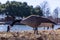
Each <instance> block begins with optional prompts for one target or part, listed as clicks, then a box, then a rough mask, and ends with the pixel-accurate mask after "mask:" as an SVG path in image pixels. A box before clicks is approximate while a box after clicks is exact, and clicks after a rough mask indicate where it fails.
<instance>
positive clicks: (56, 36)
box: [0, 29, 60, 40]
mask: <svg viewBox="0 0 60 40" xmlns="http://www.w3.org/2000/svg"><path fill="white" fill-rule="evenodd" d="M0 40H60V29H58V30H42V31H41V30H40V31H39V34H38V35H36V34H34V33H33V31H20V32H0Z"/></svg>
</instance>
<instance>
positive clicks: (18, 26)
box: [0, 25, 60, 31]
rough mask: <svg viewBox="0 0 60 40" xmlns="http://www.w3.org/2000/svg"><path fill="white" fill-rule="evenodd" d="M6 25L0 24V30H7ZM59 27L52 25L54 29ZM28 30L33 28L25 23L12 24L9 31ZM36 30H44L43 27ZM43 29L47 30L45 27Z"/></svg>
mask: <svg viewBox="0 0 60 40" xmlns="http://www.w3.org/2000/svg"><path fill="white" fill-rule="evenodd" d="M7 26H8V25H0V31H6V30H7ZM59 27H60V25H55V26H54V30H55V29H57V28H59ZM29 30H33V28H32V27H30V26H27V25H14V26H13V27H12V28H11V30H10V31H29ZM38 30H44V28H43V27H39V28H38ZM45 30H47V29H46V28H45ZM49 30H51V29H49Z"/></svg>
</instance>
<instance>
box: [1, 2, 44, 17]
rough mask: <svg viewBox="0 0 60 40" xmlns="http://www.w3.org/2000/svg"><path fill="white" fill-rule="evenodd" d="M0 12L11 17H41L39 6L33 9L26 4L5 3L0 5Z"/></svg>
mask: <svg viewBox="0 0 60 40" xmlns="http://www.w3.org/2000/svg"><path fill="white" fill-rule="evenodd" d="M0 12H1V13H2V14H4V13H5V14H8V15H12V16H21V17H27V16H29V15H33V14H34V15H40V16H42V15H43V14H42V10H41V8H40V6H38V7H35V8H33V6H29V5H28V4H27V3H26V2H23V3H22V2H16V1H11V2H9V1H7V2H6V3H5V4H0Z"/></svg>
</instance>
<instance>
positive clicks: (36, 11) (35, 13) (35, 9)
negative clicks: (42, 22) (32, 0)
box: [32, 6, 43, 16]
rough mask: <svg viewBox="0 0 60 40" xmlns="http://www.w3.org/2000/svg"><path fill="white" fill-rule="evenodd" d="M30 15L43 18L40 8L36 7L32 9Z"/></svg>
mask: <svg viewBox="0 0 60 40" xmlns="http://www.w3.org/2000/svg"><path fill="white" fill-rule="evenodd" d="M32 13H33V14H34V15H40V16H43V14H42V10H41V8H40V6H36V7H35V8H34V9H33V11H32Z"/></svg>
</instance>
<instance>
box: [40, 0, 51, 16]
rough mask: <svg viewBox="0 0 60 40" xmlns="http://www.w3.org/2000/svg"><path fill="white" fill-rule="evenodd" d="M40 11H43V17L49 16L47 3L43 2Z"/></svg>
mask: <svg viewBox="0 0 60 40" xmlns="http://www.w3.org/2000/svg"><path fill="white" fill-rule="evenodd" d="M41 9H42V10H43V15H44V16H45V17H48V16H49V15H50V8H49V6H48V2H47V1H44V2H43V3H42V4H41Z"/></svg>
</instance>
